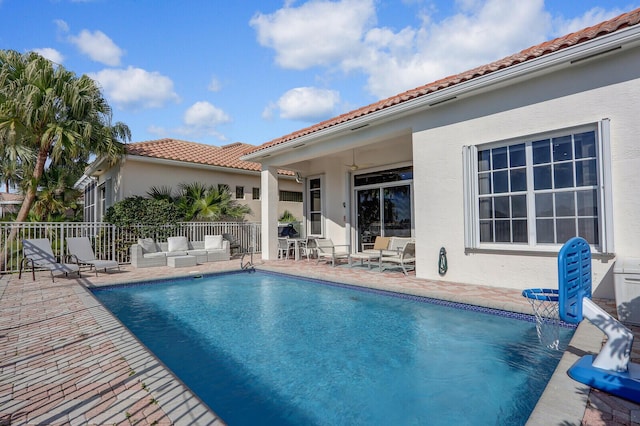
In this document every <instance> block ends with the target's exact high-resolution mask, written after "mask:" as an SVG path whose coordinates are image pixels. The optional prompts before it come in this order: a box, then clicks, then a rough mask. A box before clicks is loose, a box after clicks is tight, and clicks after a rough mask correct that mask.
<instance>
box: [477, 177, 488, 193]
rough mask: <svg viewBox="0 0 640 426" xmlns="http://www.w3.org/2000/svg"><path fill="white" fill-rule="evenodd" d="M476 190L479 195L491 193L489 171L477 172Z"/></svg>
mask: <svg viewBox="0 0 640 426" xmlns="http://www.w3.org/2000/svg"><path fill="white" fill-rule="evenodd" d="M478 192H480V195H483V194H491V173H481V174H478Z"/></svg>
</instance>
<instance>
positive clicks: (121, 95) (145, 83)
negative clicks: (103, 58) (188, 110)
mask: <svg viewBox="0 0 640 426" xmlns="http://www.w3.org/2000/svg"><path fill="white" fill-rule="evenodd" d="M89 76H90V77H91V78H93V79H94V80H97V81H98V82H99V83H100V84H101V86H102V88H103V89H104V91H105V93H106V95H107V97H108V98H109V100H110V101H112V102H114V103H115V104H116V105H118V106H119V107H122V108H133V109H136V108H159V107H161V106H163V105H165V104H166V103H167V102H177V101H178V100H179V98H178V95H177V94H176V93H175V92H174V91H173V81H171V79H170V78H169V77H166V76H164V75H162V74H160V73H158V72H149V71H146V70H143V69H141V68H134V67H129V68H127V69H106V70H102V71H100V72H98V73H94V74H90V75H89Z"/></svg>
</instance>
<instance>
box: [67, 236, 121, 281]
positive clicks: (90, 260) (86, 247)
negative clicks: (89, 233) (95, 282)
mask: <svg viewBox="0 0 640 426" xmlns="http://www.w3.org/2000/svg"><path fill="white" fill-rule="evenodd" d="M66 241H67V252H68V253H69V256H70V257H71V259H75V263H76V264H77V265H78V266H80V265H89V271H91V269H95V272H96V277H97V276H98V269H104V271H105V272H107V269H114V268H118V270H120V265H119V264H118V262H116V261H115V260H100V259H98V258H97V257H96V255H95V253H94V251H93V247H91V241H90V240H89V238H88V237H71V238H67V239H66Z"/></svg>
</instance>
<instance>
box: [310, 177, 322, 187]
mask: <svg viewBox="0 0 640 426" xmlns="http://www.w3.org/2000/svg"><path fill="white" fill-rule="evenodd" d="M309 188H311V189H318V188H320V179H311V180H310V181H309Z"/></svg>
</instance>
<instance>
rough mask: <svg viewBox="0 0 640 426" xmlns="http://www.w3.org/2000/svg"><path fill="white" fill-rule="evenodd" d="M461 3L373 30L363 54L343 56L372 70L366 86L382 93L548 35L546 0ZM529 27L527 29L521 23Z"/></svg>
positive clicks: (368, 71)
mask: <svg viewBox="0 0 640 426" xmlns="http://www.w3.org/2000/svg"><path fill="white" fill-rule="evenodd" d="M457 4H458V6H460V7H461V9H460V10H459V11H458V13H456V14H455V15H453V16H450V17H448V18H446V19H444V20H442V21H440V22H434V21H432V20H431V19H425V20H423V24H422V26H421V27H419V28H411V27H408V28H404V29H402V30H400V31H398V32H393V31H391V30H389V29H386V28H375V29H372V30H370V31H369V32H368V33H367V34H366V36H365V39H364V43H363V49H362V51H361V54H360V55H358V56H354V57H353V58H346V59H345V60H344V61H343V62H342V67H343V68H344V69H345V70H353V69H358V70H361V71H362V72H363V73H364V74H366V75H367V76H368V80H367V89H368V90H369V92H371V93H372V94H374V95H375V96H377V97H379V98H383V97H387V96H391V95H393V94H395V93H399V92H402V91H404V90H408V89H411V88H414V87H417V86H420V85H423V84H426V83H430V82H432V81H435V80H437V79H440V78H444V77H447V76H449V75H452V74H456V73H458V72H462V71H465V70H468V69H471V68H474V67H476V66H479V65H482V64H486V63H489V62H491V61H494V60H496V59H499V58H501V57H504V56H506V55H509V54H511V53H514V52H517V51H519V50H522V49H523V48H524V47H528V46H531V45H534V44H536V43H539V42H541V41H543V40H545V39H546V34H547V33H548V31H549V29H550V16H549V15H548V13H547V12H546V11H545V10H544V3H543V1H542V0H532V1H525V2H519V3H518V7H512V3H511V2H510V1H509V0H489V1H486V2H478V1H473V0H468V1H465V2H459V3H457ZM523 28H526V31H523V30H522V29H523Z"/></svg>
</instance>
